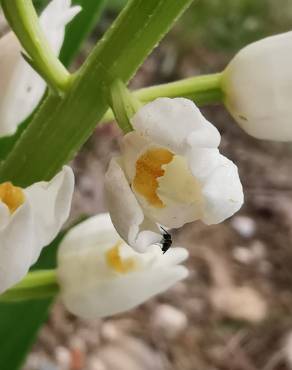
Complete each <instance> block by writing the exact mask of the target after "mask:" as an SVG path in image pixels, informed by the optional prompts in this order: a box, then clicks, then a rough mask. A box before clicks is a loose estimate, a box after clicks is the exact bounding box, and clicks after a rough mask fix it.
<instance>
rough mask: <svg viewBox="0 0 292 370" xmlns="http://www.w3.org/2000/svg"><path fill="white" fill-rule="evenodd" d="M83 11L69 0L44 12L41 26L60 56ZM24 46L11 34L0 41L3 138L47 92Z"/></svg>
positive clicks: (59, 1)
mask: <svg viewBox="0 0 292 370" xmlns="http://www.w3.org/2000/svg"><path fill="white" fill-rule="evenodd" d="M79 11H80V7H73V8H70V2H68V1H66V0H53V1H51V2H50V4H49V5H48V7H47V8H46V9H45V10H44V11H43V13H42V14H41V17H40V23H41V25H42V26H43V29H44V31H45V34H46V36H47V38H48V40H49V42H50V44H51V46H52V48H53V50H54V51H55V53H56V55H58V54H59V52H60V49H61V46H62V43H63V41H64V32H65V26H66V24H67V23H68V22H69V21H70V20H71V19H72V18H73V17H74V16H75V15H76V14H77V13H78V12H79ZM20 52H21V45H20V43H19V41H18V40H17V38H16V37H15V35H14V34H13V33H12V32H10V33H8V34H6V35H5V36H4V37H2V38H1V39H0V86H1V89H0V137H1V136H8V135H12V134H13V133H15V131H16V129H17V127H18V125H19V124H20V123H22V122H23V121H24V120H25V119H26V118H27V117H28V116H29V115H30V114H31V113H32V112H33V111H34V109H35V108H36V107H37V105H38V104H39V102H40V100H41V98H42V97H43V95H44V92H45V89H46V83H45V82H44V80H43V79H42V78H41V77H40V76H39V75H38V74H37V73H36V72H35V71H34V70H33V69H32V68H31V67H30V65H29V64H27V63H26V62H25V60H24V59H23V58H22V56H21V54H20Z"/></svg>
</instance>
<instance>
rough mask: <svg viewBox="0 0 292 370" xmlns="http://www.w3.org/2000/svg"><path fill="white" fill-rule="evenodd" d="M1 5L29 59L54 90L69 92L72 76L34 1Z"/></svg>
mask: <svg viewBox="0 0 292 370" xmlns="http://www.w3.org/2000/svg"><path fill="white" fill-rule="evenodd" d="M1 4H2V8H3V11H4V13H5V16H6V18H7V20H8V21H9V24H10V26H11V28H12V29H13V31H14V32H15V34H16V35H17V37H18V39H19V41H20V43H21V44H22V46H23V48H24V50H25V51H26V52H27V54H28V57H27V58H26V59H27V61H28V62H29V63H30V64H31V65H32V67H33V68H34V69H36V70H37V72H38V73H39V74H40V75H41V76H42V77H43V78H44V79H45V80H46V81H47V83H48V84H49V85H50V86H51V87H52V88H53V89H54V90H58V91H61V92H63V91H66V90H67V88H68V86H69V85H70V79H71V78H70V77H71V76H70V74H69V72H68V71H67V70H66V68H65V67H64V66H63V65H62V63H61V62H60V61H59V59H58V58H57V57H56V55H55V54H54V52H53V50H52V49H51V46H50V44H49V43H48V41H47V38H46V35H45V33H44V31H43V30H42V28H41V26H40V24H39V19H38V16H37V14H36V12H35V9H34V6H33V4H32V2H31V0H1Z"/></svg>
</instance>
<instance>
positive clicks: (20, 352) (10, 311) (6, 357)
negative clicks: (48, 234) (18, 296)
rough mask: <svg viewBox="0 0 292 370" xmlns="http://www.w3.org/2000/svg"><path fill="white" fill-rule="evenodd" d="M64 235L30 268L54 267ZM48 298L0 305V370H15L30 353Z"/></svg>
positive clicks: (45, 312) (45, 310)
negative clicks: (57, 251) (58, 247)
mask: <svg viewBox="0 0 292 370" xmlns="http://www.w3.org/2000/svg"><path fill="white" fill-rule="evenodd" d="M63 236H64V234H61V235H59V236H58V237H57V238H56V239H55V240H54V241H53V242H52V243H51V244H50V245H49V246H48V247H47V248H45V249H44V250H43V253H42V255H41V258H40V260H39V262H38V263H37V264H36V265H35V266H34V267H33V269H49V268H54V267H55V266H56V250H57V246H58V245H59V243H60V242H61V240H62V238H63ZM52 301H53V300H52V299H46V300H40V301H28V302H20V303H0V338H1V346H0V369H1V370H17V369H19V368H20V367H21V365H22V363H23V361H24V359H25V356H26V354H27V352H28V351H29V350H30V348H31V346H32V344H33V342H34V340H35V337H36V335H37V332H38V330H39V328H40V326H41V325H42V323H43V322H44V320H46V318H47V315H48V310H49V307H50V305H51V303H52Z"/></svg>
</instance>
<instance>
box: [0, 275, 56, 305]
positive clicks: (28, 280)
mask: <svg viewBox="0 0 292 370" xmlns="http://www.w3.org/2000/svg"><path fill="white" fill-rule="evenodd" d="M58 292H59V285H58V282H57V276H56V271H55V270H40V271H34V272H30V273H28V274H27V275H26V277H25V278H24V279H23V280H22V281H21V282H19V283H18V284H16V285H15V286H13V287H12V288H10V289H9V290H7V291H6V292H5V293H3V294H2V295H0V302H17V301H23V300H30V299H41V298H49V297H53V296H55V295H56V294H57V293H58Z"/></svg>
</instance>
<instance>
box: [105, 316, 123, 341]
mask: <svg viewBox="0 0 292 370" xmlns="http://www.w3.org/2000/svg"><path fill="white" fill-rule="evenodd" d="M101 336H102V338H103V339H105V340H108V341H110V342H112V341H115V340H117V339H119V337H120V336H121V333H120V331H119V330H118V328H117V327H116V325H115V324H114V323H112V322H110V321H107V322H105V323H104V324H103V325H102V327H101Z"/></svg>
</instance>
